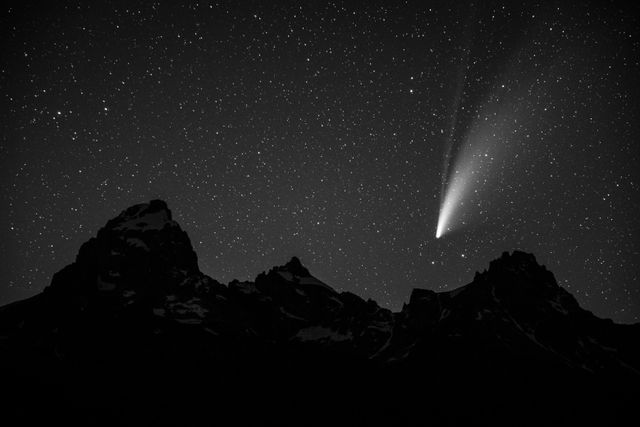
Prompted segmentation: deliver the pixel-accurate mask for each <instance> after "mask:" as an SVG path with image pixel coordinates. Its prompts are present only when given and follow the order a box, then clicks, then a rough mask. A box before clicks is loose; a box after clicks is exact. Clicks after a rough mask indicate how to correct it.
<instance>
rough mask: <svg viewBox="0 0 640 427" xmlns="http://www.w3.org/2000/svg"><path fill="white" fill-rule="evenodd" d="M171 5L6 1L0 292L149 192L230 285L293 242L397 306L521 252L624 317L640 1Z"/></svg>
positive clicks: (639, 134) (630, 290) (16, 291)
mask: <svg viewBox="0 0 640 427" xmlns="http://www.w3.org/2000/svg"><path fill="white" fill-rule="evenodd" d="M177 3H179V2H135V1H123V2H97V1H96V2H89V1H86V2H82V3H81V4H73V3H71V2H42V3H31V2H24V1H23V2H16V3H15V6H14V7H11V6H3V7H4V9H3V12H2V15H1V34H0V43H1V44H2V50H1V57H0V91H1V98H0V112H1V114H2V121H1V126H2V133H1V135H2V138H1V140H0V198H1V202H0V203H1V204H0V206H1V207H2V209H0V258H1V259H2V262H1V263H0V303H2V304H4V303H7V302H10V301H14V300H16V299H21V298H25V297H28V296H31V295H34V294H36V293H37V292H39V291H41V290H42V289H43V288H44V287H45V286H46V285H48V283H49V282H50V280H51V276H52V275H53V273H55V272H56V271H58V270H60V269H61V268H62V267H64V266H65V265H67V264H69V263H71V262H72V261H73V260H74V258H75V254H76V253H77V251H78V248H79V247H80V245H81V244H82V243H83V242H84V241H86V240H87V239H89V238H90V237H91V236H93V235H95V233H96V232H97V230H98V229H99V228H100V227H101V226H103V225H104V224H105V223H106V221H107V220H108V219H110V218H112V217H114V216H115V215H117V214H118V213H119V212H120V211H122V210H123V209H125V208H127V207H128V206H130V205H132V204H136V203H140V202H145V201H148V200H150V199H154V198H162V199H164V200H166V201H167V202H168V203H169V206H170V208H171V209H172V211H173V213H174V217H175V219H176V220H177V221H178V222H179V223H180V224H181V225H182V227H183V228H184V229H185V230H186V231H187V232H188V233H189V236H190V237H191V240H192V243H193V246H194V248H195V250H196V252H197V253H198V255H199V264H200V268H201V269H202V271H203V272H205V273H207V274H209V275H211V276H212V277H214V278H216V279H218V280H220V281H222V282H228V281H230V280H231V279H233V278H238V279H241V280H242V279H249V278H253V277H255V276H256V275H257V274H258V273H260V272H261V271H263V270H266V269H268V268H270V267H271V266H273V265H281V264H284V263H285V262H286V261H287V260H288V259H289V258H290V257H291V256H292V255H297V256H298V257H300V259H301V260H302V262H303V264H305V265H306V266H307V267H308V268H309V269H310V270H311V272H312V274H314V275H315V276H316V277H318V278H320V279H321V280H323V281H325V282H327V283H328V284H330V285H332V286H333V287H334V288H336V289H337V290H348V291H352V292H354V293H356V294H358V295H360V296H362V297H364V298H373V299H375V300H377V301H378V302H379V303H380V304H381V305H383V306H386V307H388V308H391V309H394V310H398V309H399V308H400V307H401V305H402V303H403V302H406V301H407V300H408V297H409V293H410V291H411V289H412V288H413V287H423V288H429V289H433V290H450V289H453V288H455V287H458V286H461V285H464V284H466V283H468V282H470V281H471V280H472V278H473V274H474V272H475V271H476V270H483V269H485V268H487V267H488V263H489V261H490V260H492V259H494V258H496V257H498V256H499V255H500V254H501V253H502V252H503V251H505V250H513V249H521V250H525V251H528V252H532V253H534V254H535V255H536V257H537V259H538V261H539V262H541V263H543V264H545V265H546V266H547V267H548V268H549V269H550V270H551V271H553V272H554V273H555V275H556V278H557V279H558V281H559V283H560V284H561V285H562V286H564V287H566V288H567V289H568V290H569V291H570V292H571V293H573V294H574V295H575V296H576V298H577V299H578V301H579V302H580V303H581V304H582V305H583V307H585V308H587V309H589V310H592V311H594V312H595V313H596V314H597V315H599V316H603V317H611V318H613V319H614V320H616V321H621V322H632V321H638V320H640V278H639V275H640V245H639V243H640V221H638V215H639V214H640V126H639V122H640V85H638V81H639V80H640V32H639V28H640V23H639V19H638V16H640V11H639V10H638V7H637V6H635V7H634V6H625V5H624V3H619V4H617V3H611V2H580V3H579V4H578V2H576V4H573V2H567V1H549V2H526V3H519V2H512V1H504V2H490V1H478V2H475V3H473V4H472V3H469V2H457V1H455V2H454V1H444V2H433V3H432V4H429V2H421V1H417V2H390V1H389V2H375V1H364V2H356V1H345V2H332V1H331V2H324V1H308V2H307V1H300V2H293V1H290V2H278V1H274V2H272V1H263V2H231V1H229V2H206V1H205V2H200V3H192V4H191V5H187V4H186V3H185V4H184V5H178V4H177ZM628 3H631V2H628ZM457 176H460V177H461V179H462V181H460V183H461V184H460V185H462V187H464V191H462V192H459V194H460V197H459V198H458V199H456V200H455V203H454V204H452V205H451V206H452V209H451V210H452V213H451V215H450V218H449V220H448V226H447V228H448V229H449V231H447V232H445V233H444V234H443V235H442V236H441V237H440V238H438V239H436V237H435V235H436V227H437V224H438V217H439V211H440V207H441V204H442V203H443V201H444V199H445V198H446V197H445V194H446V192H447V189H448V188H451V187H453V182H455V181H456V179H457V178H456V177H457ZM458 181H459V180H458Z"/></svg>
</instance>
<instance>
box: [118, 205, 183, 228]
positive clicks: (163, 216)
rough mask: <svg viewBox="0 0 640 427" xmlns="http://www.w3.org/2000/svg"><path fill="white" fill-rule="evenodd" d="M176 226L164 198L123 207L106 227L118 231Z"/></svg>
mask: <svg viewBox="0 0 640 427" xmlns="http://www.w3.org/2000/svg"><path fill="white" fill-rule="evenodd" d="M167 225H169V226H177V225H178V224H177V223H176V222H175V221H173V219H172V215H171V211H170V210H169V207H168V206H167V203H166V202H165V201H164V200H157V199H156V200H151V201H150V202H149V203H140V204H137V205H133V206H131V207H129V208H128V209H125V210H124V211H122V212H121V213H120V215H118V216H117V217H116V218H114V219H112V220H110V221H109V222H108V223H107V226H106V228H110V229H113V230H118V231H127V230H135V231H149V230H162V229H163V228H164V227H165V226H167Z"/></svg>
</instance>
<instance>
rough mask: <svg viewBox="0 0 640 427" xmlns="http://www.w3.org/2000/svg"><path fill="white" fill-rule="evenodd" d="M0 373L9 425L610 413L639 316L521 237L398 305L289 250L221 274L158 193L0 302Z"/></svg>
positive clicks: (600, 420)
mask: <svg viewBox="0 0 640 427" xmlns="http://www.w3.org/2000/svg"><path fill="white" fill-rule="evenodd" d="M0 374H1V377H2V380H3V386H2V389H3V396H2V402H3V404H4V407H5V409H3V412H4V413H5V414H7V416H10V417H11V418H13V419H14V420H15V423H16V425H34V424H41V423H44V422H46V423H47V424H52V423H53V424H56V423H57V422H64V423H65V425H74V424H77V425H135V426H140V425H154V426H156V425H180V426H184V425H212V426H213V425H225V426H226V425H252V426H255V425H291V426H293V425H295V426H305V425H349V426H357V425H363V426H369V425H388V426H402V425H469V424H474V425H489V424H490V425H540V424H544V425H616V424H620V423H622V422H623V421H624V420H625V419H627V417H629V416H630V415H631V414H633V412H632V410H633V408H634V405H635V403H636V402H637V401H638V397H640V396H639V394H638V386H639V385H640V324H634V325H620V324H615V323H613V322H612V321H611V320H605V319H600V318H598V317H596V316H594V315H593V314H592V313H590V312H588V311H586V310H584V309H582V308H581V307H580V306H579V304H578V302H577V301H576V300H575V298H574V297H573V296H572V295H571V294H570V293H568V292H567V291H566V290H565V289H563V288H562V287H560V286H558V284H557V283H556V280H555V278H554V276H553V274H552V273H551V272H549V271H548V270H547V269H546V268H545V267H543V266H540V265H539V264H538V263H537V262H536V260H535V258H534V256H533V255H530V254H527V253H524V252H519V251H515V252H513V253H507V252H505V253H503V254H502V256H501V257H500V258H498V259H496V260H495V261H492V262H491V264H490V265H489V268H488V270H486V271H484V272H482V273H476V276H475V277H474V279H473V281H472V282H471V283H469V284H468V285H466V286H463V287H461V288H458V289H456V290H453V291H450V292H439V293H437V292H433V291H430V290H425V289H414V291H413V292H412V294H411V297H410V299H409V302H408V303H407V304H405V305H404V307H403V308H402V310H401V311H400V312H397V313H394V312H391V311H389V310H387V309H384V308H382V307H380V306H379V305H378V304H377V303H376V302H375V301H372V300H368V301H365V300H363V299H362V298H360V297H359V296H357V295H355V294H353V293H350V292H338V291H336V290H335V289H333V288H332V287H331V286H329V285H328V284H325V283H323V282H322V281H320V280H318V279H317V278H315V277H314V276H313V275H312V274H311V273H310V272H309V270H307V268H305V267H304V266H303V265H302V264H301V262H300V260H299V259H298V258H295V257H294V258H292V259H291V260H290V261H289V262H287V263H286V264H285V265H282V266H279V267H274V268H272V269H271V270H270V271H268V272H266V273H261V274H259V275H258V276H257V277H256V279H255V281H253V282H239V281H233V282H231V283H229V284H228V285H223V284H221V283H219V282H217V281H216V280H214V279H212V278H210V277H208V276H206V275H204V274H203V273H202V272H200V270H199V268H198V262H197V256H196V254H195V252H194V251H193V248H192V246H191V243H190V241H189V238H188V236H187V234H186V233H185V232H184V231H183V230H182V229H181V228H180V226H179V225H178V223H176V222H175V221H173V219H172V216H171V212H170V210H169V209H168V208H167V205H166V203H165V202H163V201H160V200H154V201H151V202H150V203H147V204H140V205H136V206H132V207H130V208H129V209H127V210H125V211H124V212H122V213H121V214H120V215H119V216H117V217H116V218H114V219H112V220H110V221H109V222H108V223H107V224H106V226H105V227H104V228H102V229H101V230H100V231H99V232H98V234H97V236H96V237H95V238H92V239H90V240H89V241H88V242H86V243H85V244H83V245H82V247H81V248H80V251H79V253H78V255H77V258H76V261H75V262H74V263H72V264H71V265H69V266H67V267H65V268H63V269H62V270H61V271H60V272H58V273H57V274H55V275H54V277H53V280H52V282H51V285H50V286H48V287H47V288H45V290H44V291H43V292H42V293H40V294H38V295H36V296H34V297H32V298H29V299H27V300H24V301H19V302H16V303H13V304H9V305H7V306H4V307H2V308H0Z"/></svg>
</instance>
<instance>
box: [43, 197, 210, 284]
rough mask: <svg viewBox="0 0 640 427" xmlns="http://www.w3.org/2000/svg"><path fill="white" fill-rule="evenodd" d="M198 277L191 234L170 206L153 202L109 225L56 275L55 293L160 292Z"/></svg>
mask: <svg viewBox="0 0 640 427" xmlns="http://www.w3.org/2000/svg"><path fill="white" fill-rule="evenodd" d="M199 273H200V271H199V269H198V260H197V256H196V253H195V252H194V251H193V248H192V246H191V241H190V240H189V237H188V236H187V233H185V232H184V231H183V230H182V229H181V228H180V225H178V223H177V222H175V221H173V219H172V215H171V211H170V210H169V208H168V206H167V203H166V202H164V201H163V200H151V201H150V202H148V203H140V204H136V205H133V206H131V207H129V208H127V209H125V210H124V211H122V212H121V213H120V214H119V215H118V216H117V217H115V218H113V219H111V220H109V221H108V222H107V224H106V225H105V226H104V227H103V228H101V229H100V230H99V231H98V234H97V236H96V237H93V238H91V239H89V241H87V242H86V243H84V244H83V245H82V246H81V247H80V251H79V252H78V256H77V257H76V261H75V262H74V263H73V264H71V265H69V266H67V267H65V268H64V269H63V270H61V271H60V272H58V273H56V274H55V275H54V277H53V280H52V283H51V288H52V289H53V290H58V291H63V292H79V293H81V294H86V293H89V294H91V293H93V292H94V291H95V290H97V291H98V293H99V294H111V293H122V292H125V291H126V290H131V289H137V290H142V289H146V290H148V291H152V292H157V291H159V290H161V289H164V290H166V289H169V288H175V287H176V286H178V285H179V284H180V283H182V282H183V281H184V280H185V278H186V277H188V276H190V275H193V274H199ZM74 290H75V291H74Z"/></svg>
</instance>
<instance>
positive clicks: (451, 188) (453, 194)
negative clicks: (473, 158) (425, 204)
mask: <svg viewBox="0 0 640 427" xmlns="http://www.w3.org/2000/svg"><path fill="white" fill-rule="evenodd" d="M465 166H466V167H464V168H463V169H462V170H456V172H455V173H454V175H453V176H452V178H451V182H450V183H449V185H448V186H447V190H446V193H445V196H444V198H443V200H442V205H441V206H440V214H439V215H438V227H437V228H436V239H439V238H440V237H441V236H442V235H443V234H444V233H446V232H447V231H450V229H451V219H452V217H453V214H454V212H455V210H456V208H457V207H459V206H461V205H462V203H463V200H464V197H465V195H466V193H467V192H468V189H469V181H470V177H471V173H472V172H471V168H470V166H471V165H468V164H467V165H465Z"/></svg>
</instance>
